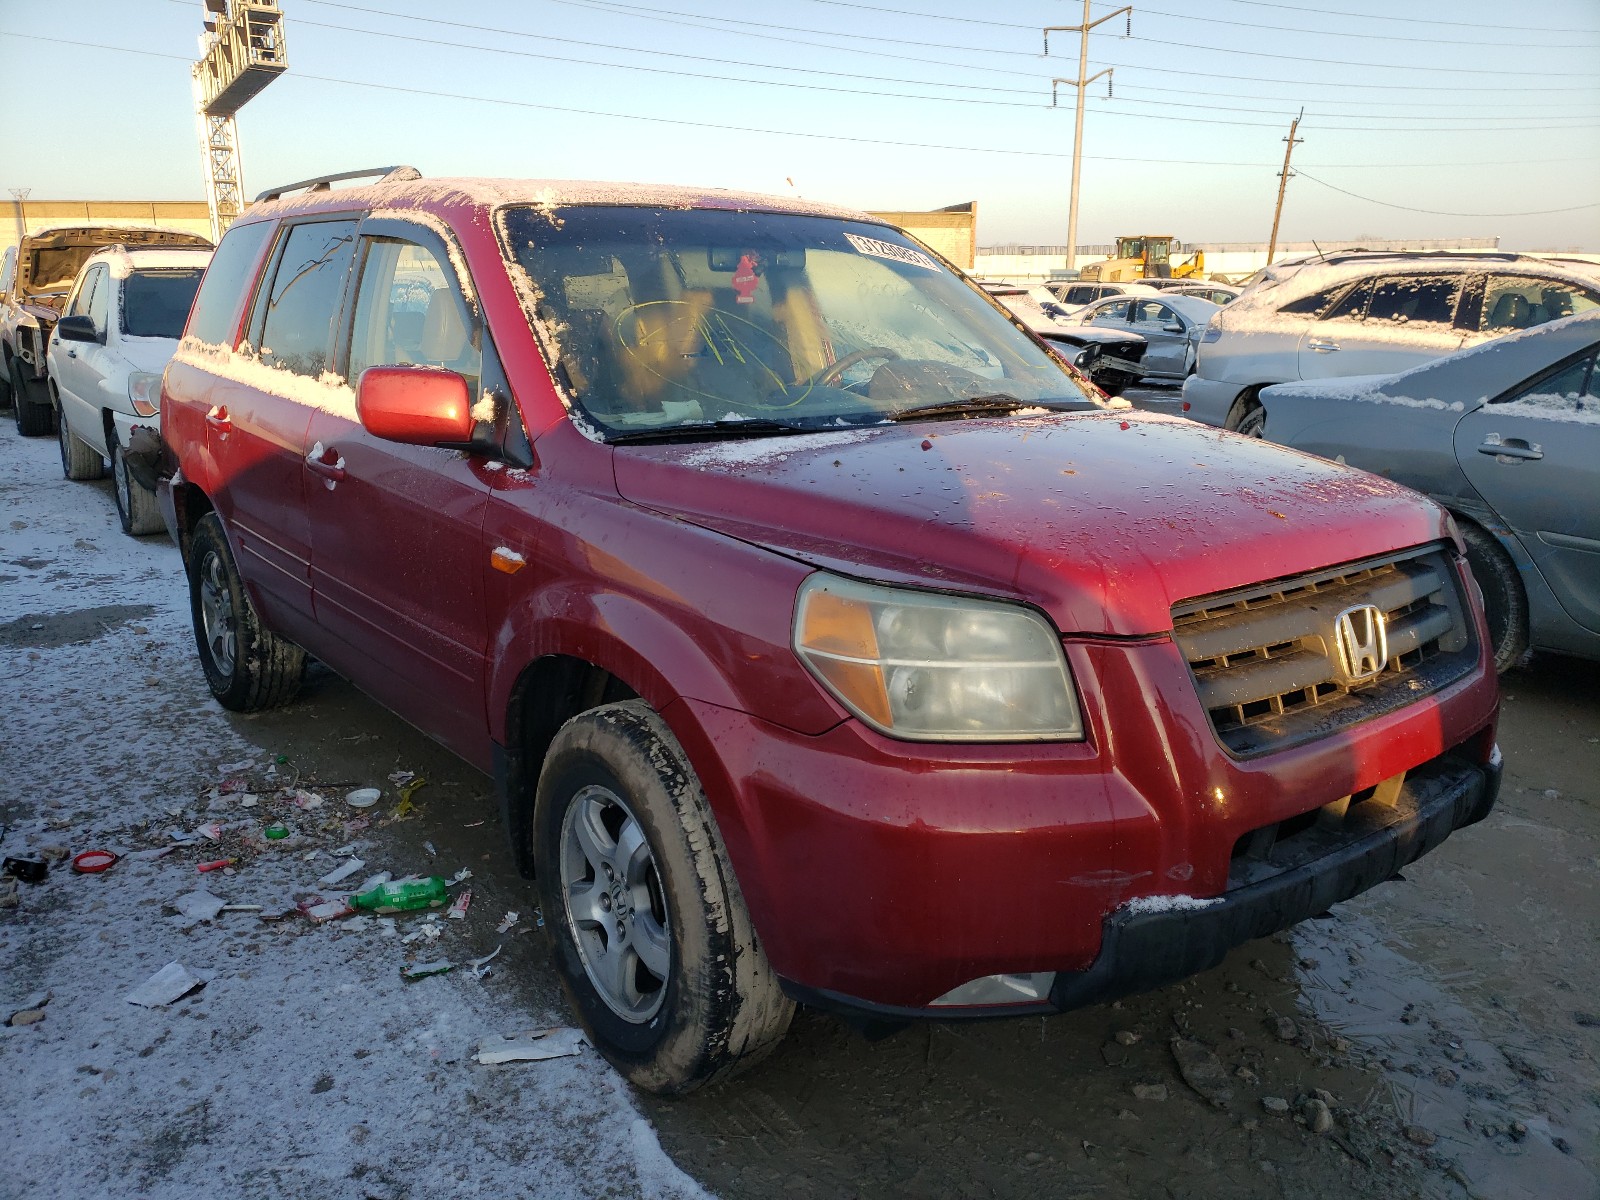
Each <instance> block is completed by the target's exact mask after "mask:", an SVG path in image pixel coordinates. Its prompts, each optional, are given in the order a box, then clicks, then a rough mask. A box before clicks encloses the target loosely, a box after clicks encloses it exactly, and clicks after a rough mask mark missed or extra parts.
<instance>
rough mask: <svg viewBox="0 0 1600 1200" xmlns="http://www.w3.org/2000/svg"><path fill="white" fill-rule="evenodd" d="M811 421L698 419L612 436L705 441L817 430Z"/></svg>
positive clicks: (614, 439) (621, 440)
mask: <svg viewBox="0 0 1600 1200" xmlns="http://www.w3.org/2000/svg"><path fill="white" fill-rule="evenodd" d="M816 432H817V430H816V428H815V427H814V426H811V425H796V424H794V423H793V422H790V421H770V420H761V419H758V420H752V421H695V422H691V423H689V424H685V425H662V426H659V427H658V428H655V429H629V430H626V431H625V432H622V433H615V434H612V435H611V436H610V437H608V438H607V439H606V440H607V441H609V442H610V443H611V444H612V445H613V446H621V445H627V444H630V443H634V444H636V443H639V442H675V441H686V442H689V441H703V440H708V439H712V438H739V437H774V436H777V435H779V434H786V433H816Z"/></svg>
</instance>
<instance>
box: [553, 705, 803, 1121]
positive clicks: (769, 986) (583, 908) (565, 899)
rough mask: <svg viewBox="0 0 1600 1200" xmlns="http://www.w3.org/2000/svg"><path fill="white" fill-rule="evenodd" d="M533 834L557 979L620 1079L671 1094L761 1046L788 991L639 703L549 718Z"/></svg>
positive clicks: (783, 1017)
mask: <svg viewBox="0 0 1600 1200" xmlns="http://www.w3.org/2000/svg"><path fill="white" fill-rule="evenodd" d="M533 836H534V861H535V877H536V878H537V880H538V886H539V894H540V900H541V903H542V907H543V912H544V914H545V928H546V931H547V933H548V935H549V937H550V939H551V943H552V953H553V957H554V960H555V965H556V968H557V970H558V972H559V973H560V975H561V979H562V983H563V985H564V986H565V988H566V991H567V995H568V997H569V998H570V999H571V1001H572V1004H573V1007H574V1008H576V1009H577V1011H578V1016H579V1020H580V1022H581V1023H582V1025H583V1027H584V1029H585V1030H586V1032H587V1033H588V1036H589V1039H590V1041H591V1042H592V1043H593V1044H594V1046H595V1048H596V1049H598V1050H599V1051H600V1052H601V1053H602V1054H604V1055H605V1056H606V1058H607V1059H609V1060H610V1062H611V1063H612V1065H614V1066H615V1067H616V1068H617V1069H618V1070H619V1071H621V1072H622V1073H623V1074H624V1075H625V1076H627V1078H628V1079H629V1080H630V1081H631V1082H632V1083H633V1084H634V1085H636V1086H637V1087H640V1088H643V1089H645V1090H646V1091H650V1092H656V1093H659V1094H664V1095H681V1094H683V1093H685V1092H689V1091H692V1090H694V1089H695V1088H698V1087H701V1086H703V1085H705V1084H707V1083H710V1082H711V1081H713V1080H719V1079H725V1078H727V1077H729V1076H731V1075H733V1074H735V1073H737V1072H739V1071H742V1070H744V1069H746V1068H748V1067H751V1066H753V1065H755V1064H756V1063H757V1062H759V1061H760V1060H761V1059H763V1058H765V1057H766V1056H767V1054H769V1053H770V1052H771V1051H772V1049H773V1047H775V1046H776V1045H777V1044H778V1042H779V1040H781V1039H782V1037H783V1035H784V1032H785V1031H786V1030H787V1029H788V1027H789V1019H790V1017H791V1016H792V1015H793V1013H794V1004H793V1002H792V1001H790V1000H789V999H788V998H787V997H786V996H784V995H783V993H782V991H781V990H780V989H779V986H778V980H777V977H776V976H775V975H774V974H773V972H772V968H771V967H770V966H769V965H768V963H767V959H766V955H765V953H764V952H763V951H762V948H761V945H760V943H759V941H757V939H756V936H755V931H754V929H753V927H752V926H751V924H750V916H749V913H748V912H747V911H746V910H745V906H744V898H743V896H742V895H741V893H740V891H739V885H738V881H737V880H736V879H735V878H734V875H733V870H732V867H731V866H730V865H729V862H728V856H727V851H726V850H725V849H724V847H723V845H722V839H721V836H720V835H719V834H718V832H717V828H716V822H715V820H714V819H713V817H712V814H711V809H710V806H709V805H708V804H707V803H706V798H705V795H704V793H703V792H702V791H701V789H700V784H699V781H698V780H697V779H696V778H695V775H694V772H693V770H692V769H691V768H690V766H689V763H688V760H687V758H686V757H685V755H684V753H683V749H682V747H680V746H679V745H678V742H677V739H676V738H674V737H673V736H672V733H671V731H670V730H669V729H668V728H667V726H666V723H665V722H664V721H662V720H661V718H660V717H659V716H658V715H657V714H656V713H655V712H654V711H653V710H652V709H651V708H650V707H649V706H648V705H646V704H645V703H643V702H642V701H638V700H629V701H626V702H623V703H620V704H608V705H605V706H603V707H601V708H596V709H592V710H590V711H589V712H586V713H582V714H580V715H579V716H577V717H574V718H573V719H572V720H571V721H568V722H567V723H566V725H564V726H563V727H562V728H561V731H560V732H559V733H558V734H557V735H556V737H555V740H554V742H553V743H552V744H551V747H550V752H549V754H548V755H547V756H546V758H545V763H544V768H543V770H542V771H541V773H540V776H539V785H538V794H537V797H536V799H535V803H534V830H533Z"/></svg>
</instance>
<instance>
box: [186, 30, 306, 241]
mask: <svg viewBox="0 0 1600 1200" xmlns="http://www.w3.org/2000/svg"><path fill="white" fill-rule="evenodd" d="M204 4H205V33H204V34H203V35H202V36H201V38H200V61H199V62H197V63H195V65H194V68H193V75H194V107H195V116H196V118H197V119H198V120H199V123H200V157H201V161H202V163H203V164H204V167H205V176H206V203H207V205H208V206H209V207H210V209H211V238H212V240H213V241H217V240H219V239H220V238H221V237H222V234H223V231H224V230H226V229H227V228H228V226H229V225H230V224H232V223H233V219H234V218H235V217H237V216H238V215H239V213H240V211H241V210H242V209H243V208H244V176H243V170H242V168H241V166H240V163H239V127H238V124H237V122H236V121H235V120H234V118H235V116H236V114H237V113H238V111H239V110H240V109H241V108H243V107H244V104H245V101H247V100H249V99H250V98H251V97H252V96H254V95H255V94H256V93H257V92H259V91H260V90H261V89H262V88H264V87H266V86H267V84H269V83H271V82H272V81H273V80H274V79H276V78H277V77H278V76H279V75H282V74H283V73H284V71H286V70H288V69H289V51H288V47H287V46H286V44H285V42H284V38H283V13H282V12H281V11H280V10H279V8H278V3H277V0H243V2H240V0H235V2H234V3H232V4H230V3H229V0H204Z"/></svg>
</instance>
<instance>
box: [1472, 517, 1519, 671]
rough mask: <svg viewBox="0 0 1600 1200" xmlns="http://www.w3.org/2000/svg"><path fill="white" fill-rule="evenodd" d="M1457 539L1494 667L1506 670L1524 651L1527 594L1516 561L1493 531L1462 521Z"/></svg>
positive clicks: (1517, 661)
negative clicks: (1477, 594) (1478, 595)
mask: <svg viewBox="0 0 1600 1200" xmlns="http://www.w3.org/2000/svg"><path fill="white" fill-rule="evenodd" d="M1459 527H1460V530H1461V540H1462V541H1463V542H1465V543H1466V544H1467V562H1468V564H1470V565H1471V567H1472V577H1473V578H1474V579H1476V580H1477V581H1478V588H1479V589H1480V590H1481V591H1482V592H1483V615H1484V618H1485V619H1486V620H1487V621H1488V623H1489V649H1490V651H1491V652H1492V653H1493V654H1494V669H1495V670H1496V671H1498V672H1500V673H1501V674H1504V673H1505V672H1507V671H1509V670H1510V669H1511V668H1512V667H1514V666H1516V665H1517V664H1518V663H1520V662H1521V661H1522V659H1523V656H1524V655H1526V654H1527V652H1528V593H1527V592H1526V591H1525V590H1524V589H1523V586H1522V577H1521V575H1519V574H1518V573H1517V565H1516V563H1514V562H1512V561H1511V556H1510V555H1508V554H1507V553H1506V552H1505V550H1504V548H1503V547H1501V545H1500V543H1499V541H1497V540H1496V538H1495V536H1494V534H1492V533H1490V532H1489V531H1488V530H1486V529H1484V528H1482V527H1481V526H1478V525H1473V524H1470V523H1469V522H1467V521H1465V520H1463V521H1461V522H1460V523H1459Z"/></svg>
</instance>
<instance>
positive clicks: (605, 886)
mask: <svg viewBox="0 0 1600 1200" xmlns="http://www.w3.org/2000/svg"><path fill="white" fill-rule="evenodd" d="M560 863H561V895H562V898H563V900H564V902H565V907H566V920H567V926H568V929H569V930H570V932H571V934H572V940H573V942H574V944H576V946H577V947H578V952H579V954H580V956H581V957H582V959H583V969H584V971H585V973H586V974H587V975H588V976H589V981H590V982H591V983H592V984H594V987H595V990H596V991H597V992H598V993H599V994H600V998H601V999H602V1000H604V1001H605V1003H606V1006H607V1007H608V1008H610V1009H611V1011H612V1012H614V1013H616V1014H617V1016H619V1017H621V1018H622V1019H623V1020H625V1021H628V1022H631V1023H633V1024H636V1025H642V1024H644V1023H645V1022H646V1021H649V1020H650V1018H651V1017H653V1016H655V1014H656V1013H657V1012H658V1011H659V1010H660V1008H661V1005H662V1003H663V1001H664V1000H665V999H666V992H667V979H668V976H669V974H670V972H671V969H672V937H671V932H670V931H671V924H670V921H669V918H668V914H667V907H666V899H665V896H664V893H663V891H662V888H661V879H660V873H659V871H658V869H657V866H656V860H655V854H654V852H653V851H652V850H651V849H650V843H649V841H648V840H647V839H646V838H645V833H644V828H643V826H641V825H640V823H639V820H638V818H637V817H636V816H634V814H633V811H632V810H631V809H630V808H629V807H628V806H627V804H626V803H625V802H624V801H623V799H622V798H621V797H620V796H618V795H617V794H616V793H615V792H613V791H611V790H610V789H609V788H605V787H600V786H596V785H590V786H588V787H585V788H584V789H583V790H582V791H580V792H579V793H578V795H577V796H576V797H574V799H573V801H572V803H571V805H570V806H569V807H568V808H567V812H566V815H565V817H564V818H563V819H562V822H561V848H560Z"/></svg>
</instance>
